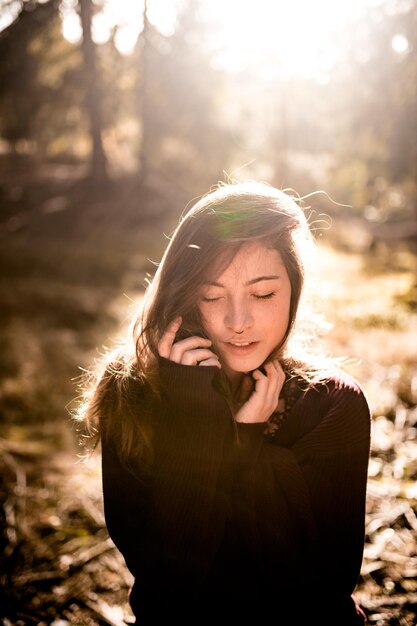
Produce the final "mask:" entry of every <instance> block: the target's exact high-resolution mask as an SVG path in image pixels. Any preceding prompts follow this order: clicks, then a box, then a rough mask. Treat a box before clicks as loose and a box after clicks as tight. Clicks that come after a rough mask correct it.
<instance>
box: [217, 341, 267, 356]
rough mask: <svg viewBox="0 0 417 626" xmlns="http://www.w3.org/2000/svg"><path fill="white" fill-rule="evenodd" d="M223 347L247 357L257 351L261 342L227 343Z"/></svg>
mask: <svg viewBox="0 0 417 626" xmlns="http://www.w3.org/2000/svg"><path fill="white" fill-rule="evenodd" d="M223 345H224V346H225V347H226V351H228V352H231V353H233V354H241V355H245V354H248V353H249V352H252V350H255V348H257V346H258V345H259V341H225V342H224V344H223Z"/></svg>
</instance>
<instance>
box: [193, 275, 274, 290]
mask: <svg viewBox="0 0 417 626" xmlns="http://www.w3.org/2000/svg"><path fill="white" fill-rule="evenodd" d="M279 278H281V276H278V274H268V275H266V276H257V277H256V278H251V280H248V281H247V282H246V283H245V287H248V286H249V285H254V284H255V283H260V282H261V281H263V280H278V279H279ZM204 284H205V285H210V286H212V287H224V285H223V284H222V283H219V282H217V281H215V280H206V281H205V283H204Z"/></svg>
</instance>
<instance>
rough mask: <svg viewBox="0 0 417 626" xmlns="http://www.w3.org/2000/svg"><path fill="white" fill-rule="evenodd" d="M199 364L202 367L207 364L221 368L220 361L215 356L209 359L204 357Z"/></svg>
mask: <svg viewBox="0 0 417 626" xmlns="http://www.w3.org/2000/svg"><path fill="white" fill-rule="evenodd" d="M199 365H202V366H203V367H207V366H209V365H215V366H216V367H218V368H219V369H221V368H222V366H221V365H220V361H219V359H218V358H217V357H212V358H211V359H205V360H204V361H200V363H199Z"/></svg>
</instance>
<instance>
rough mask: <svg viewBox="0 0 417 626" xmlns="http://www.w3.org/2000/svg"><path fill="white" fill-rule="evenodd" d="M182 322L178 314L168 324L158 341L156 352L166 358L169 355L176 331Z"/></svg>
mask: <svg viewBox="0 0 417 626" xmlns="http://www.w3.org/2000/svg"><path fill="white" fill-rule="evenodd" d="M181 324H182V317H181V316H178V317H176V318H175V319H174V320H172V322H171V323H170V324H168V327H167V329H166V331H165V332H164V334H163V335H162V337H161V339H160V340H159V343H158V354H159V356H162V357H164V358H166V359H169V357H170V355H171V350H172V346H173V344H174V341H175V337H176V335H177V332H178V330H179V328H180V326H181Z"/></svg>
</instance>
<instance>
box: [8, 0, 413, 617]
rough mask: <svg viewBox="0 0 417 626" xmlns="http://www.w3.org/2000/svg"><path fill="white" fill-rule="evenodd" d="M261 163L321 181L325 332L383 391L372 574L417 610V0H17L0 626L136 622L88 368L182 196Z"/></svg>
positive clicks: (369, 586)
mask: <svg viewBox="0 0 417 626" xmlns="http://www.w3.org/2000/svg"><path fill="white" fill-rule="evenodd" d="M248 178H255V179H259V180H263V181H266V182H268V183H271V184H273V185H275V186H277V187H280V188H289V189H292V190H295V192H296V193H297V194H299V195H300V196H306V195H308V194H312V193H313V192H320V193H313V195H312V196H310V197H309V198H308V200H307V201H306V202H307V204H308V205H309V207H310V208H308V209H307V210H308V212H309V215H310V219H311V221H312V222H314V223H315V228H316V230H315V233H316V235H317V241H318V245H319V249H320V253H321V255H320V259H321V261H320V263H321V265H320V271H321V282H320V283H319V284H320V291H319V293H318V294H317V295H318V297H319V300H320V305H321V308H322V311H323V313H324V315H325V318H326V319H327V321H328V326H327V332H326V333H325V334H324V335H323V337H322V340H323V347H324V349H325V350H329V351H331V352H333V353H335V354H336V355H338V356H346V357H348V361H347V364H348V367H349V369H350V371H351V373H352V374H353V375H355V376H356V377H357V378H358V379H359V380H360V382H361V383H362V385H363V386H364V388H365V391H366V393H367V395H368V398H369V401H370V404H371V408H372V412H373V435H372V458H371V463H370V472H369V491H368V510H367V529H366V530H367V533H366V545H365V555H364V561H363V567H362V572H361V577H360V580H359V582H358V588H357V596H358V599H359V601H360V602H361V604H362V606H363V607H364V610H365V612H366V614H367V616H368V621H369V624H372V625H376V626H388V625H390V626H391V625H400V626H411V625H415V624H417V482H416V479H417V440H416V435H417V408H416V404H417V272H416V269H417V256H416V255H417V0H350V1H347V0H346V1H342V0H341V1H339V2H334V1H333V2H331V1H330V0H316V1H315V2H308V1H307V0H292V2H283V1H281V0H275V1H272V0H271V1H268V0H257V1H256V2H254V1H253V0H247V1H245V0H240V1H237V0H236V1H235V0H223V2H220V0H148V1H147V2H146V1H145V2H144V1H143V0H136V1H135V0H95V1H93V0H47V1H45V0H44V1H35V0H0V206H1V212H0V284H1V289H0V320H1V324H0V348H1V350H0V416H1V421H0V450H1V458H0V464H1V466H0V583H1V589H0V620H1V623H2V624H3V626H11V625H13V626H26V625H28V626H29V625H32V624H33V625H34V624H37V625H38V626H44V625H52V626H65V625H66V624H79V625H83V626H84V625H91V626H98V625H102V624H109V625H111V626H123V624H128V623H130V622H131V621H132V616H131V613H130V610H129V607H128V602H127V593H128V588H129V585H130V583H131V579H130V575H129V573H128V571H127V570H126V567H125V565H124V562H123V560H122V559H121V557H120V555H119V553H118V552H117V551H116V550H115V548H114V546H113V544H112V542H111V541H110V539H109V537H108V535H107V532H106V529H105V524H104V519H103V512H102V502H101V484H100V456H99V451H97V452H96V454H95V455H93V457H92V458H91V459H90V460H89V461H88V462H87V464H82V463H79V462H78V453H79V447H78V436H77V433H76V431H75V429H74V426H73V424H72V421H71V411H72V408H73V407H74V405H76V402H77V394H78V390H77V383H78V382H79V381H80V378H79V377H80V374H81V373H82V371H83V368H88V367H89V366H90V365H91V364H92V363H93V362H94V361H95V360H96V359H97V358H99V357H100V355H101V353H102V352H103V351H104V350H105V349H106V347H108V346H110V347H111V344H112V342H113V341H115V340H116V339H117V336H118V333H119V332H120V331H121V329H123V328H124V325H125V324H126V323H128V321H129V316H130V310H131V307H132V306H134V305H135V303H136V302H137V301H139V300H140V297H141V293H142V292H143V289H144V286H145V284H146V277H147V275H148V274H152V272H153V271H154V268H155V265H154V264H155V262H157V261H158V260H159V258H160V256H161V253H162V250H163V248H164V246H165V244H166V237H167V235H169V233H170V232H171V230H172V228H173V227H174V225H175V223H176V221H177V219H178V217H179V215H180V213H181V212H182V211H183V209H184V208H185V207H186V206H187V204H188V203H189V202H190V201H191V200H192V199H195V198H197V197H199V196H200V195H201V194H203V193H205V192H206V191H208V189H209V188H210V187H211V186H212V185H214V184H216V183H217V182H218V181H224V180H229V179H236V180H246V179H248ZM331 575H332V574H331V572H329V576H331ZM300 593H301V594H302V591H300ZM323 594H324V595H325V581H324V585H323ZM335 626H337V618H336V619H335Z"/></svg>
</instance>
